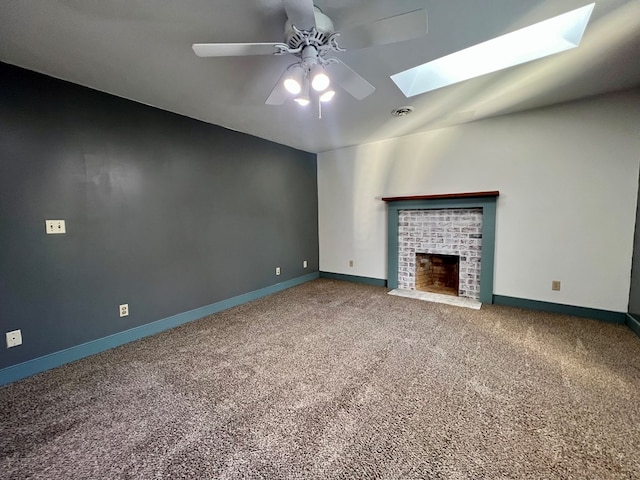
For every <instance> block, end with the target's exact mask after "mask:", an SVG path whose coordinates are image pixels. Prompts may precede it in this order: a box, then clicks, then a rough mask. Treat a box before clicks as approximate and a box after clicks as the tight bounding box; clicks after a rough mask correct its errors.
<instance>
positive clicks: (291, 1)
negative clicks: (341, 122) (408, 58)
mask: <svg viewBox="0 0 640 480" xmlns="http://www.w3.org/2000/svg"><path fill="white" fill-rule="evenodd" d="M282 5H283V7H284V11H285V13H286V14H287V21H286V22H285V25H284V42H277V43H196V44H194V45H193V51H194V52H195V54H196V55H198V56H199V57H232V56H246V55H285V54H291V55H294V56H296V57H297V60H296V62H295V63H292V64H291V65H289V67H287V68H286V70H285V71H284V73H283V74H282V76H281V77H280V80H279V81H278V83H277V84H276V86H275V87H274V88H273V90H272V91H271V94H270V95H269V97H268V98H267V100H266V102H265V103H266V104H267V105H282V104H283V103H284V102H285V101H286V100H287V98H289V97H291V96H293V98H294V100H295V101H296V102H297V103H298V104H300V105H303V106H304V105H308V104H309V103H310V102H311V98H312V97H311V95H315V96H316V97H317V99H318V101H319V102H326V101H329V100H331V98H333V95H334V94H335V91H334V90H333V89H332V88H331V83H332V82H334V83H336V84H337V85H340V86H341V87H342V88H343V89H344V90H346V91H347V92H348V93H349V94H351V95H352V96H353V97H355V98H356V99H358V100H362V99H363V98H365V97H367V96H369V95H371V94H372V93H373V92H374V90H375V87H374V86H373V85H371V84H370V83H369V82H368V81H367V80H365V79H364V78H362V77H361V76H360V75H358V74H357V73H356V72H355V71H353V70H352V69H351V68H349V67H348V66H347V65H346V64H345V63H343V62H342V61H341V60H340V59H338V58H335V57H332V56H330V54H332V53H337V52H345V51H347V49H349V50H355V49H358V48H366V47H370V46H374V45H385V44H390V43H396V42H402V41H405V40H410V39H412V38H417V37H420V36H423V35H426V33H427V14H426V11H425V10H414V11H411V12H407V13H403V14H400V15H395V16H392V17H388V18H383V19H380V20H377V21H374V22H371V23H367V24H364V25H358V26H355V27H352V28H349V29H346V30H342V31H341V32H339V33H338V32H336V30H335V28H334V26H333V21H332V20H331V19H330V18H329V17H328V16H327V15H325V14H324V13H323V12H322V10H320V8H318V7H317V6H315V5H314V4H313V0H282ZM338 40H340V41H339V42H338ZM343 45H344V48H343Z"/></svg>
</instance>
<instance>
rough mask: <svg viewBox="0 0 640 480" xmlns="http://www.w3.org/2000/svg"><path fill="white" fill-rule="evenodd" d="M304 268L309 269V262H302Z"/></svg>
mask: <svg viewBox="0 0 640 480" xmlns="http://www.w3.org/2000/svg"><path fill="white" fill-rule="evenodd" d="M302 268H307V261H306V260H305V261H303V262H302Z"/></svg>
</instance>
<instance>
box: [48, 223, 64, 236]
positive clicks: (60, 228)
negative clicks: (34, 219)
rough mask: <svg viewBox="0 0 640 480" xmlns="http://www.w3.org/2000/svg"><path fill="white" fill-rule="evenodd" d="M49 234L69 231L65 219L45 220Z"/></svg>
mask: <svg viewBox="0 0 640 480" xmlns="http://www.w3.org/2000/svg"><path fill="white" fill-rule="evenodd" d="M44 224H45V227H46V230H47V235H54V234H56V233H67V227H66V225H65V223H64V220H45V221H44Z"/></svg>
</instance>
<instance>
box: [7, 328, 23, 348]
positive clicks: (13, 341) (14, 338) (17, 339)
mask: <svg viewBox="0 0 640 480" xmlns="http://www.w3.org/2000/svg"><path fill="white" fill-rule="evenodd" d="M5 335H6V337H7V348H11V347H17V346H18V345H22V332H21V331H20V330H13V331H11V332H7V333H5Z"/></svg>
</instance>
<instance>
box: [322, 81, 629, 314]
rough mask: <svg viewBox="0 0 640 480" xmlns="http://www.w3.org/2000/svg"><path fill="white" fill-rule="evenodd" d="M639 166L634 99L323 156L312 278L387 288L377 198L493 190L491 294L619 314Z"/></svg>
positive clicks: (625, 292)
mask: <svg viewBox="0 0 640 480" xmlns="http://www.w3.org/2000/svg"><path fill="white" fill-rule="evenodd" d="M639 164H640V91H633V92H625V93H622V94H616V95H609V96H602V97H597V98H594V99H589V100H584V101H580V102H573V103H569V104H565V105H560V106H556V107H551V108H546V109H540V110H535V111H530V112H526V113H521V114H512V115H508V116H503V117H498V118H495V119H489V120H484V121H478V122H474V123H470V124H466V125H462V126H458V127H452V128H446V129H440V130H434V131H431V132H425V133H422V134H417V135H412V136H408V137H402V138H398V139H394V140H388V141H384V142H376V143H370V144H366V145H360V146H357V147H350V148H345V149H340V150H334V151H330V152H325V153H321V154H319V156H318V196H319V236H320V270H321V271H326V272H334V273H344V274H349V275H360V276H365V277H373V278H387V272H386V264H387V263H386V262H387V258H386V257H387V242H386V236H387V223H386V207H385V204H384V202H382V201H381V200H380V198H381V197H382V196H395V195H418V194H437V193H456V192H473V191H484V190H500V197H499V199H498V203H497V205H498V207H497V225H496V258H495V271H494V275H495V282H494V294H496V295H506V296H511V297H518V298H525V299H532V300H541V301H547V302H554V303H562V304H567V305H577V306H584V307H590V308H599V309H605V310H612V311H626V310H627V302H628V296H629V284H630V271H631V257H632V249H633V235H634V224H635V212H636V199H637V193H638V170H639ZM349 260H353V261H354V266H353V267H349ZM552 280H560V281H561V282H562V289H561V291H559V292H554V291H551V281H552Z"/></svg>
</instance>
